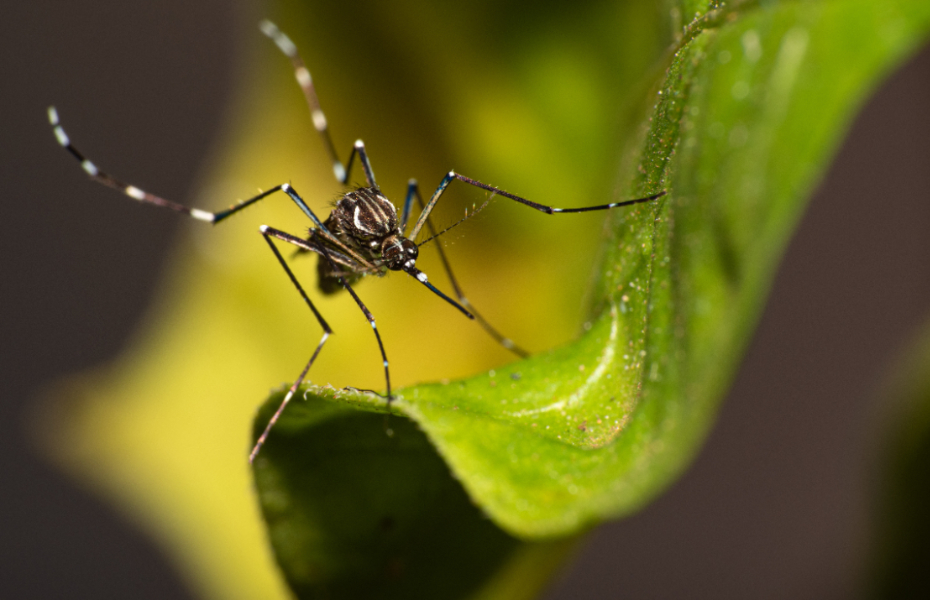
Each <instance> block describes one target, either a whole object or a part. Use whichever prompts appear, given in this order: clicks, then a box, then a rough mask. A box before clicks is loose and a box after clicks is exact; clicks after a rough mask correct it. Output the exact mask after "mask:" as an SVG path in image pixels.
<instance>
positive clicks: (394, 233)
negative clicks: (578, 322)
mask: <svg viewBox="0 0 930 600" xmlns="http://www.w3.org/2000/svg"><path fill="white" fill-rule="evenodd" d="M259 29H261V31H262V33H264V34H265V35H266V36H268V37H269V38H270V39H271V40H272V41H273V42H274V43H275V45H277V47H278V48H279V49H280V50H281V52H283V53H284V55H285V56H287V58H288V59H290V61H291V65H292V66H293V69H294V76H295V78H296V79H297V83H298V84H299V85H300V88H301V90H303V94H304V96H305V97H306V101H307V104H308V106H309V108H310V116H311V119H312V121H313V126H314V128H315V129H316V131H317V133H319V135H320V138H321V139H322V141H323V146H324V148H325V149H326V153H327V154H328V156H329V159H330V162H331V163H332V169H333V174H334V175H335V177H336V180H337V181H338V182H339V183H340V184H342V185H343V186H348V185H349V178H350V175H351V171H352V167H353V165H354V163H355V160H356V158H357V159H358V162H359V163H360V164H361V168H362V171H363V173H364V175H365V183H366V185H364V186H361V187H356V188H355V189H352V190H350V191H348V192H345V193H344V195H343V196H342V198H340V199H339V200H338V201H337V202H336V204H335V207H334V208H333V210H332V212H330V214H329V216H328V217H327V218H326V220H325V221H321V220H320V219H319V217H317V215H316V214H315V213H314V212H313V211H312V210H311V209H310V207H309V206H308V205H307V203H306V202H304V200H303V198H301V196H300V194H298V193H297V190H295V189H294V188H293V186H291V185H290V184H288V183H282V184H281V185H278V186H275V187H273V188H271V189H269V190H267V191H264V192H262V193H260V194H258V195H257V196H254V197H252V198H249V199H248V200H243V201H239V202H237V203H236V204H234V205H232V206H231V207H229V208H228V209H226V210H221V211H219V212H210V211H206V210H201V209H199V208H189V207H187V206H184V205H182V204H178V203H176V202H172V201H170V200H166V199H164V198H161V197H159V196H156V195H154V194H150V193H149V192H146V191H143V190H141V189H139V188H137V187H136V186H134V185H131V184H127V183H124V182H122V181H121V180H119V179H117V178H115V177H113V176H111V175H109V174H107V173H105V172H103V171H101V170H100V169H99V168H98V167H97V165H96V164H94V163H93V162H91V161H90V160H89V159H88V158H86V157H85V156H84V154H82V153H81V152H80V151H79V150H78V149H77V148H76V147H75V146H74V145H73V144H71V140H70V138H69V137H68V135H67V134H66V133H65V130H64V129H63V128H62V126H61V123H60V121H59V118H58V111H57V110H56V109H55V107H50V108H49V109H48V118H49V122H50V123H51V125H52V129H53V131H54V134H55V137H56V138H57V140H58V143H59V144H60V145H61V146H62V147H64V148H65V149H66V150H67V151H68V152H70V153H71V154H72V155H73V156H74V157H75V158H76V159H77V160H78V161H79V162H80V163H81V167H82V168H83V169H84V171H85V172H86V173H87V174H88V175H89V176H90V178H91V179H93V180H95V181H97V182H99V183H102V184H103V185H106V186H108V187H111V188H114V189H116V190H118V191H120V192H122V193H123V194H125V195H127V196H129V197H130V198H132V199H133V200H137V201H139V202H142V203H143V204H151V205H153V206H159V207H162V208H166V209H168V210H173V211H176V212H179V213H182V214H185V215H187V216H189V217H191V218H194V219H197V220H198V221H205V222H207V223H214V224H216V223H219V222H220V221H223V220H225V219H226V218H228V217H230V216H232V215H233V214H235V213H237V212H239V211H241V210H243V209H244V208H246V207H248V206H251V205H252V204H255V203H257V202H258V201H260V200H262V199H264V198H267V197H268V196H271V195H272V194H276V193H278V192H283V193H284V194H285V195H287V196H288V197H289V198H290V199H291V200H292V201H293V202H294V204H296V205H297V207H298V208H299V209H300V210H301V211H302V212H303V213H304V214H305V215H306V216H307V217H308V218H309V219H310V221H311V222H312V224H313V225H312V227H311V228H310V230H309V235H308V236H307V237H299V236H295V235H291V234H289V233H286V232H284V231H281V230H279V229H275V228H273V227H269V226H267V225H262V226H261V227H259V231H260V232H261V234H262V236H263V237H264V239H265V241H266V242H267V243H268V247H269V248H270V249H271V252H272V253H273V254H274V256H275V258H276V259H277V261H278V263H279V264H280V265H281V268H283V269H284V272H285V273H286V274H287V276H288V278H289V279H290V280H291V283H292V284H293V285H294V287H295V288H296V289H297V292H298V293H299V294H300V296H301V298H303V300H304V302H305V303H306V304H307V306H308V307H309V309H310V311H311V312H312V313H313V316H314V317H315V318H316V320H317V322H318V323H319V325H320V328H321V329H322V330H323V334H322V336H321V337H320V341H319V342H318V343H317V345H316V348H315V349H314V351H313V354H312V355H311V356H310V359H309V360H308V361H307V363H306V365H304V367H303V369H302V370H301V371H300V374H299V375H298V376H297V378H296V379H295V380H294V383H293V384H292V385H291V386H290V388H289V389H288V391H287V394H286V395H285V396H284V399H283V400H282V401H281V404H280V405H279V406H278V408H277V410H276V411H275V413H274V415H273V416H272V417H271V419H269V421H268V423H267V424H266V426H265V429H264V431H263V432H262V434H261V435H260V436H259V438H258V440H257V441H256V442H255V445H254V446H253V448H252V450H251V452H250V453H249V462H250V463H251V462H253V461H254V460H255V457H256V456H257V455H258V453H259V451H260V450H261V448H262V446H263V445H264V444H265V441H266V440H267V439H268V435H269V433H270V432H271V429H272V428H273V427H274V425H275V423H276V422H277V421H278V419H279V418H280V416H281V414H282V413H283V412H284V409H285V407H286V406H287V405H288V403H289V402H290V401H291V398H292V397H293V396H294V394H295V393H296V392H297V389H298V388H299V387H300V385H301V384H302V383H303V382H304V381H305V380H306V378H307V374H308V373H309V371H310V368H311V367H312V366H313V363H314V362H315V361H316V359H317V357H318V356H319V354H320V351H321V350H322V349H323V345H324V344H325V343H326V340H327V339H329V336H330V335H332V333H333V330H332V328H330V326H329V324H328V323H327V322H326V319H324V318H323V315H322V314H321V313H320V311H319V310H317V308H316V306H315V305H314V304H313V301H312V300H310V297H309V296H308V295H307V292H306V291H305V290H304V288H303V286H302V285H301V284H300V282H299V281H298V279H297V277H296V276H295V275H294V272H293V271H292V270H291V268H290V267H289V266H288V264H287V261H285V259H284V256H283V255H282V254H281V251H280V250H279V249H278V246H277V244H276V241H277V242H284V243H286V244H291V245H293V246H296V247H297V248H298V252H312V253H314V254H316V255H317V257H318V258H317V276H318V281H317V283H318V287H319V289H320V291H321V292H322V293H323V294H333V293H336V292H338V291H340V290H342V289H345V290H346V291H347V292H348V293H349V295H350V296H351V297H352V300H354V301H355V303H356V304H357V305H358V307H359V310H361V311H362V314H364V315H365V318H366V319H367V320H368V323H369V324H370V325H371V329H372V331H373V332H374V336H375V340H376V342H377V344H378V350H379V351H380V353H381V359H382V364H383V366H384V381H385V387H386V399H387V406H388V411H390V405H391V402H392V400H393V399H394V396H393V394H392V388H391V373H390V370H389V368H388V358H387V353H386V352H385V350H384V343H383V342H382V340H381V334H380V333H379V332H378V326H377V324H376V323H375V318H374V316H373V315H372V314H371V312H370V311H369V310H368V308H367V307H366V306H365V303H364V302H362V300H361V298H359V296H358V294H356V293H355V289H354V288H353V285H354V284H356V283H357V282H358V281H359V280H360V279H362V278H363V277H365V276H368V275H378V276H381V275H384V274H386V273H387V272H389V271H403V272H404V273H406V274H407V275H410V276H411V277H413V278H414V279H415V280H416V281H418V282H419V283H421V284H422V285H424V286H425V287H426V288H427V289H429V290H430V291H431V292H432V293H434V294H436V295H437V296H439V297H440V298H442V299H443V300H445V301H446V302H448V303H449V304H450V305H452V306H453V307H454V308H456V309H457V310H458V311H459V312H461V313H462V314H463V315H465V316H466V317H468V318H469V319H472V320H475V321H477V322H478V323H479V324H480V325H481V327H482V328H484V330H485V331H486V332H487V333H488V334H489V335H490V336H491V337H492V338H494V339H495V340H496V341H497V342H498V343H499V344H501V345H502V346H503V347H504V348H507V349H508V350H510V351H511V352H513V353H514V354H516V355H517V356H520V357H526V356H528V353H527V352H526V351H525V350H523V349H522V348H520V347H519V346H517V345H516V344H514V342H512V341H511V340H510V339H509V338H506V337H504V336H503V335H501V334H500V333H499V332H498V331H497V329H495V328H494V327H492V326H491V324H490V323H488V321H487V320H485V319H484V318H483V317H482V316H481V315H480V314H479V313H478V311H476V310H475V308H474V307H473V306H472V305H471V303H470V302H469V301H468V299H467V297H466V296H465V294H464V292H463V291H462V288H461V287H460V286H459V284H458V281H457V280H456V279H455V276H454V275H453V274H452V268H451V266H450V264H449V261H448V259H447V258H446V255H445V252H443V249H442V246H441V244H436V248H437V249H438V252H439V257H440V260H441V262H442V265H443V269H444V270H445V272H446V275H447V276H448V278H449V281H450V283H451V286H452V289H453V292H454V295H455V298H454V299H453V298H452V297H450V296H448V295H446V294H445V293H443V292H442V291H440V290H439V289H438V288H436V287H435V286H434V285H433V284H432V283H431V282H430V281H429V278H428V277H427V276H426V273H424V272H423V271H421V270H419V269H417V266H416V263H417V257H418V256H419V248H420V247H421V246H423V245H424V244H426V243H428V242H430V241H433V240H435V239H436V238H438V237H439V236H440V235H442V234H443V233H445V232H446V231H448V230H449V229H451V228H452V227H455V226H456V225H458V224H459V223H461V222H462V221H464V220H465V219H467V218H469V216H471V215H474V214H475V212H477V211H480V210H481V209H482V208H484V207H485V206H487V203H488V202H489V201H490V200H491V198H493V197H494V196H502V197H504V198H509V199H510V200H514V201H516V202H519V203H520V204H523V205H525V206H528V207H530V208H533V209H536V210H538V211H540V212H544V213H546V214H550V215H551V214H561V213H581V212H591V211H597V210H608V209H611V208H617V207H620V206H629V205H632V204H638V203H641V202H649V201H652V200H655V199H656V198H659V197H661V196H664V195H665V193H666V192H665V191H660V192H657V193H655V194H652V195H650V196H646V197H644V198H636V199H633V200H624V201H622V202H611V203H610V204H601V205H598V206H586V207H581V208H555V207H552V206H546V205H543V204H538V203H536V202H532V201H530V200H527V199H525V198H522V197H520V196H517V195H515V194H511V193H510V192H506V191H504V190H502V189H500V188H497V187H495V186H492V185H488V184H486V183H482V182H480V181H477V180H475V179H471V178H470V177H466V176H464V175H461V174H459V173H456V172H455V171H449V172H448V173H446V175H445V176H444V177H443V178H442V181H441V182H440V183H439V187H437V188H436V191H434V192H433V195H432V196H431V197H430V199H429V201H428V202H426V203H424V202H423V198H422V196H421V195H420V190H419V186H418V183H417V181H416V180H415V179H411V180H409V182H408V184H407V193H406V197H405V198H404V204H403V209H402V210H401V213H400V215H399V216H398V214H397V208H396V207H395V206H394V204H393V203H392V202H391V201H390V200H389V199H388V198H387V197H386V196H385V195H384V194H383V193H382V192H381V188H380V187H378V184H377V182H376V180H375V174H374V171H373V170H372V168H371V162H370V161H369V159H368V154H367V152H366V151H365V144H364V142H362V140H357V141H356V142H355V144H354V145H353V146H352V151H351V152H350V154H349V159H348V161H347V162H346V163H345V164H343V163H342V162H341V161H340V160H339V155H338V153H337V152H336V147H335V145H334V144H333V140H332V137H331V136H330V133H329V124H328V122H327V120H326V116H325V115H324V114H323V110H322V109H321V108H320V102H319V99H318V98H317V94H316V89H315V88H314V85H313V79H312V78H311V76H310V71H308V70H307V67H306V66H305V65H304V62H303V60H302V59H301V58H300V55H299V54H298V52H297V46H296V45H294V43H293V42H292V41H291V39H290V38H289V37H288V36H287V35H285V34H284V33H283V32H281V31H280V30H279V29H278V27H277V26H276V25H275V24H274V23H272V22H270V21H267V20H265V21H262V22H261V23H260V24H259ZM453 181H461V182H463V183H467V184H469V185H472V186H475V187H477V188H480V189H482V190H485V191H487V192H490V194H491V195H490V197H489V198H488V200H487V201H486V202H485V203H484V204H483V205H482V206H481V207H479V208H478V209H477V211H473V212H472V213H471V215H469V214H468V213H466V216H465V218H464V219H462V220H460V221H458V222H456V223H454V224H453V225H452V226H451V227H448V228H446V229H444V230H443V231H441V232H438V233H437V232H436V230H435V228H434V227H433V224H432V222H431V221H430V218H429V217H430V213H431V212H432V211H433V208H434V207H435V206H436V203H437V202H438V201H439V199H440V198H441V197H442V195H443V192H445V191H446V188H447V187H449V184H451V183H452V182H453ZM414 201H416V202H417V204H418V206H419V208H420V215H419V217H418V218H417V220H416V222H415V223H414V224H413V227H412V228H411V229H410V230H409V232H408V230H407V229H408V227H407V226H408V225H409V222H410V216H411V210H412V208H413V202H414ZM424 227H426V229H427V230H428V231H429V234H430V237H429V238H428V239H426V240H425V241H422V242H420V243H417V242H416V239H417V237H418V236H419V235H420V232H421V231H422V230H423V228H424Z"/></svg>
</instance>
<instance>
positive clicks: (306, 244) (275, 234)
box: [260, 225, 394, 408]
mask: <svg viewBox="0 0 930 600" xmlns="http://www.w3.org/2000/svg"><path fill="white" fill-rule="evenodd" d="M260 231H261V232H262V235H264V236H265V239H266V240H268V243H269V244H271V243H272V242H271V240H270V238H277V239H279V240H281V241H282V242H287V243H289V244H293V245H295V246H297V247H298V248H301V249H303V250H309V251H311V252H315V253H317V254H319V255H321V256H323V257H324V258H325V259H326V260H328V261H330V263H331V264H332V265H333V270H334V271H338V267H337V266H336V265H337V264H342V262H343V260H345V257H342V258H340V257H339V256H335V255H334V251H333V250H329V249H328V248H327V247H326V246H325V245H324V244H317V243H315V242H314V241H313V240H312V239H311V240H309V241H308V240H304V239H301V238H299V237H297V236H293V235H291V234H289V233H286V232H284V231H280V230H278V229H274V228H272V227H268V226H267V225H262V226H261V228H260ZM272 248H274V250H275V255H276V256H277V257H278V261H280V262H281V265H282V266H283V267H284V269H285V270H286V271H287V273H288V275H289V276H290V277H291V280H292V281H293V282H294V284H295V285H297V288H298V290H300V292H301V295H303V297H304V299H305V300H307V302H308V303H310V300H309V299H307V296H306V294H304V293H303V290H302V289H301V288H300V285H299V284H298V283H297V279H296V278H294V275H293V274H292V273H291V270H290V268H288V266H287V264H286V263H285V262H284V259H283V258H282V257H281V254H280V253H279V252H278V250H277V248H275V247H274V245H273V244H272ZM339 281H340V282H341V283H342V287H344V288H345V289H346V291H348V292H349V295H351V296H352V299H353V300H355V303H356V304H358V307H359V309H361V311H362V313H363V314H364V315H365V318H366V319H367V320H368V323H369V324H370V325H371V329H372V331H374V333H375V339H376V340H377V342H378V349H379V350H380V351H381V360H382V364H383V365H384V381H385V385H386V386H387V401H388V408H390V406H391V402H392V401H393V400H394V396H393V394H392V393H391V372H390V371H389V370H388V359H387V354H385V352H384V343H383V342H382V341H381V334H380V333H379V332H378V326H377V324H375V318H374V316H373V315H372V314H371V311H369V310H368V307H367V306H365V303H364V302H362V299H361V298H359V297H358V294H356V293H355V290H354V289H352V286H351V285H349V282H348V281H346V279H345V278H344V277H341V276H340V277H339ZM310 307H311V308H313V305H312V304H310ZM313 312H314V314H317V315H318V313H317V312H316V309H313ZM318 318H320V319H322V318H321V317H319V316H318ZM324 328H325V327H324ZM311 360H312V359H311ZM295 385H296V384H295ZM295 389H296V388H295Z"/></svg>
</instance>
